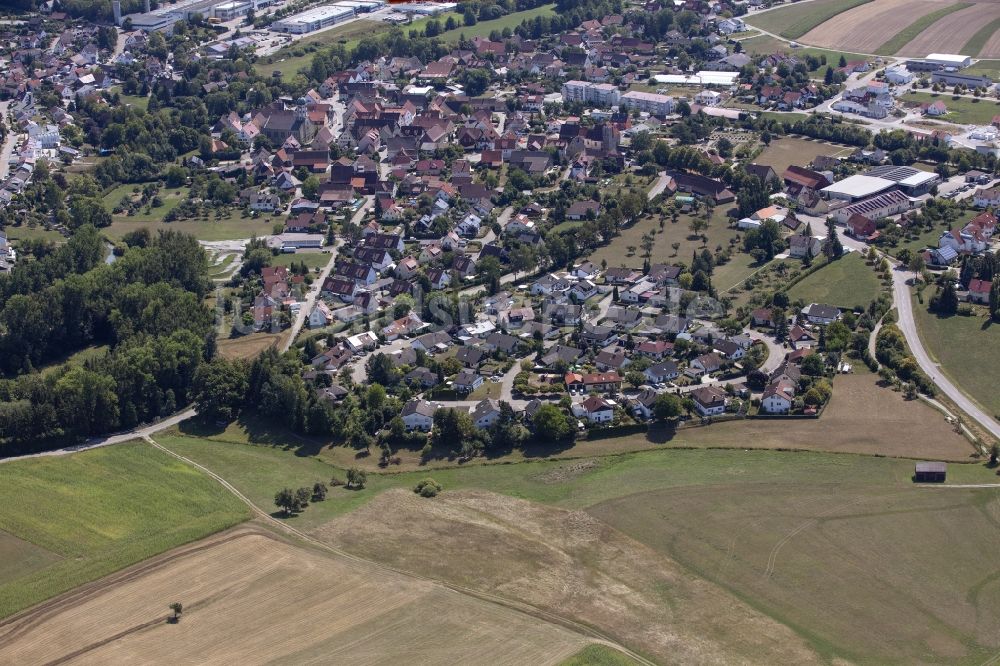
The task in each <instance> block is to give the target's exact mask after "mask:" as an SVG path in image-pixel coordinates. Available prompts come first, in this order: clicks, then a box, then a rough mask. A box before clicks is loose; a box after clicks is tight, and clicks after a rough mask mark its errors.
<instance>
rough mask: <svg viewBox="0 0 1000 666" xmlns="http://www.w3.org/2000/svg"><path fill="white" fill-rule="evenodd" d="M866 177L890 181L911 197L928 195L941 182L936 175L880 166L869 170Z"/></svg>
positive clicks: (905, 168)
mask: <svg viewBox="0 0 1000 666" xmlns="http://www.w3.org/2000/svg"><path fill="white" fill-rule="evenodd" d="M865 175H866V176H873V177H876V178H883V179H885V180H890V181H892V182H894V183H895V184H896V187H898V188H899V189H900V190H902V191H903V192H905V193H906V194H908V195H909V196H911V197H919V196H920V195H921V194H927V193H928V192H930V191H931V188H933V187H934V186H935V185H937V184H938V183H939V182H941V176H939V175H937V174H936V173H934V172H932V171H922V170H920V169H915V168H913V167H909V166H892V165H886V166H878V167H874V168H872V169H869V170H868V171H867V172H866V173H865Z"/></svg>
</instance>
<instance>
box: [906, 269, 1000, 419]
mask: <svg viewBox="0 0 1000 666" xmlns="http://www.w3.org/2000/svg"><path fill="white" fill-rule="evenodd" d="M912 277H913V273H911V272H910V271H909V270H906V269H905V268H903V267H901V266H897V267H896V269H895V270H894V271H893V273H892V291H893V299H894V300H895V301H896V311H897V313H898V319H899V321H898V322H897V326H899V330H901V331H902V332H903V335H904V336H905V337H906V343H907V344H908V345H909V346H910V351H911V352H912V353H913V357H914V358H915V359H917V364H918V365H920V369H921V370H923V371H924V372H925V373H927V375H928V376H929V377H930V378H931V379H932V380H934V383H935V384H937V386H938V388H939V389H941V392H942V393H944V394H945V395H946V396H948V397H949V398H951V399H952V401H954V402H955V404H956V405H958V406H959V408H961V409H962V411H964V412H965V413H966V414H968V415H969V416H970V417H972V418H973V419H975V420H976V421H978V422H979V424H980V425H981V426H982V427H983V428H984V429H985V430H987V431H989V433H990V434H991V435H993V436H994V437H996V438H997V439H1000V423H997V421H996V419H994V418H993V417H992V416H990V415H989V414H987V413H986V412H985V411H983V410H982V409H981V408H980V407H979V406H978V405H977V404H976V403H975V402H973V401H972V400H971V399H970V398H969V397H968V396H966V395H965V394H964V393H962V391H961V390H959V388H958V387H957V386H955V385H954V384H952V383H951V380H949V379H948V378H947V377H945V375H944V373H943V372H942V371H941V368H940V366H939V365H938V364H937V363H935V362H934V361H933V360H931V357H930V354H928V353H927V350H926V349H925V348H924V344H923V342H921V340H920V335H919V334H918V333H917V324H916V320H915V319H914V317H913V301H912V300H911V299H910V287H909V285H908V284H907V280H909V279H910V278H912Z"/></svg>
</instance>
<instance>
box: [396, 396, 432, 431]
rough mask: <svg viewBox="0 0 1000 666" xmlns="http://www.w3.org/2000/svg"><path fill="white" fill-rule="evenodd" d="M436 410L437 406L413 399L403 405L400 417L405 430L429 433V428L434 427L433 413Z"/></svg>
mask: <svg viewBox="0 0 1000 666" xmlns="http://www.w3.org/2000/svg"><path fill="white" fill-rule="evenodd" d="M438 408H439V406H438V405H434V404H433V403H430V402H427V401H426V400H419V399H417V398H414V399H412V400H410V401H409V402H407V403H406V404H405V405H403V411H402V412H401V413H400V415H401V416H402V419H403V423H404V424H406V429H407V430H422V431H423V432H430V430H431V428H433V427H434V412H436V411H437V410H438Z"/></svg>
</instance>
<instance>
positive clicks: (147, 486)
mask: <svg viewBox="0 0 1000 666" xmlns="http://www.w3.org/2000/svg"><path fill="white" fill-rule="evenodd" d="M0 473H2V474H3V483H2V484H0V536H3V539H0V550H2V549H3V548H4V546H3V544H4V543H7V544H8V545H9V544H10V542H11V537H13V538H16V539H18V540H20V541H21V542H27V543H28V544H31V546H32V548H28V547H26V546H24V545H23V544H19V545H21V550H22V551H23V550H25V549H27V550H29V551H33V552H32V554H31V555H30V556H29V557H27V558H25V559H24V563H25V566H24V567H20V566H16V565H15V564H14V563H11V562H9V561H8V562H6V563H5V565H4V567H3V568H2V569H0V617H6V616H8V615H10V614H12V613H14V612H17V611H19V610H21V609H24V608H27V607H28V606H31V605H33V604H36V603H38V602H39V601H42V600H44V599H47V598H49V597H51V596H54V595H56V594H59V593H60V592H64V591H66V590H69V589H72V588H74V587H76V586H78V585H81V584H83V583H86V582H88V581H91V580H94V579H96V578H99V577H101V576H104V575H106V574H109V573H111V572H113V571H116V570H118V569H121V568H122V567H125V566H128V565H130V564H133V563H135V562H138V561H140V560H143V559H146V558H148V557H151V556H153V555H156V554H157V553H161V552H163V551H165V550H168V549H170V548H173V547H174V546H178V545H180V544H183V543H187V542H189V541H194V540H195V539H200V538H201V537H204V536H206V535H208V534H212V533H213V532H217V531H219V530H222V529H225V528H227V527H230V526H232V525H235V524H237V523H240V522H243V521H244V520H247V519H248V518H249V517H250V513H249V510H248V509H247V508H246V506H245V505H243V504H242V503H241V502H240V501H239V500H237V499H236V498H235V497H234V496H233V495H231V494H230V493H229V492H228V491H226V490H225V489H224V488H223V487H222V486H220V485H219V484H218V483H217V482H216V481H214V480H212V479H211V478H209V477H208V476H207V475H205V474H204V473H202V472H200V471H197V470H196V469H194V468H192V467H191V466H190V465H187V464H185V463H182V462H180V461H178V460H175V459H174V458H171V457H170V456H168V455H167V454H165V453H163V452H161V451H158V450H156V449H154V448H153V447H151V446H149V445H148V444H145V443H140V442H136V443H129V444H120V445H116V446H109V447H106V448H101V449H95V450H92V451H87V452H84V453H78V454H73V455H67V456H57V457H41V458H31V459H26V460H19V461H14V462H9V463H5V464H3V465H2V466H0ZM5 535H9V536H5ZM39 561H41V563H42V566H38V563H39Z"/></svg>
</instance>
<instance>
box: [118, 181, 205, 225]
mask: <svg viewBox="0 0 1000 666" xmlns="http://www.w3.org/2000/svg"><path fill="white" fill-rule="evenodd" d="M141 189H142V186H141V185H130V184H127V185H119V186H118V187H115V188H112V189H111V190H110V191H109V192H108V193H107V194H105V195H104V208H105V209H106V210H107V211H108V212H109V213H110V212H112V211H113V210H114V209H115V207H116V206H117V205H118V203H119V202H120V201H121V200H122V199H123V198H125V197H132V196H133V195H137V192H136V191H137V190H141ZM187 196H188V188H187V187H178V188H174V189H170V188H166V189H162V190H160V193H159V197H160V199H162V200H163V205H162V206H160V207H158V208H152V207H151V208H150V209H149V212H148V213H147V212H145V208H143V209H142V210H141V211H140V212H139V213H138V214H136V215H129V216H126V215H115V216H114V219H115V220H116V221H117V220H119V219H121V220H125V221H128V222H160V221H162V220H163V218H164V217H165V216H166V214H167V213H169V212H170V211H171V210H173V209H174V208H176V207H177V205H178V204H179V203H181V202H182V201H184V200H185V199H187Z"/></svg>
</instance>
